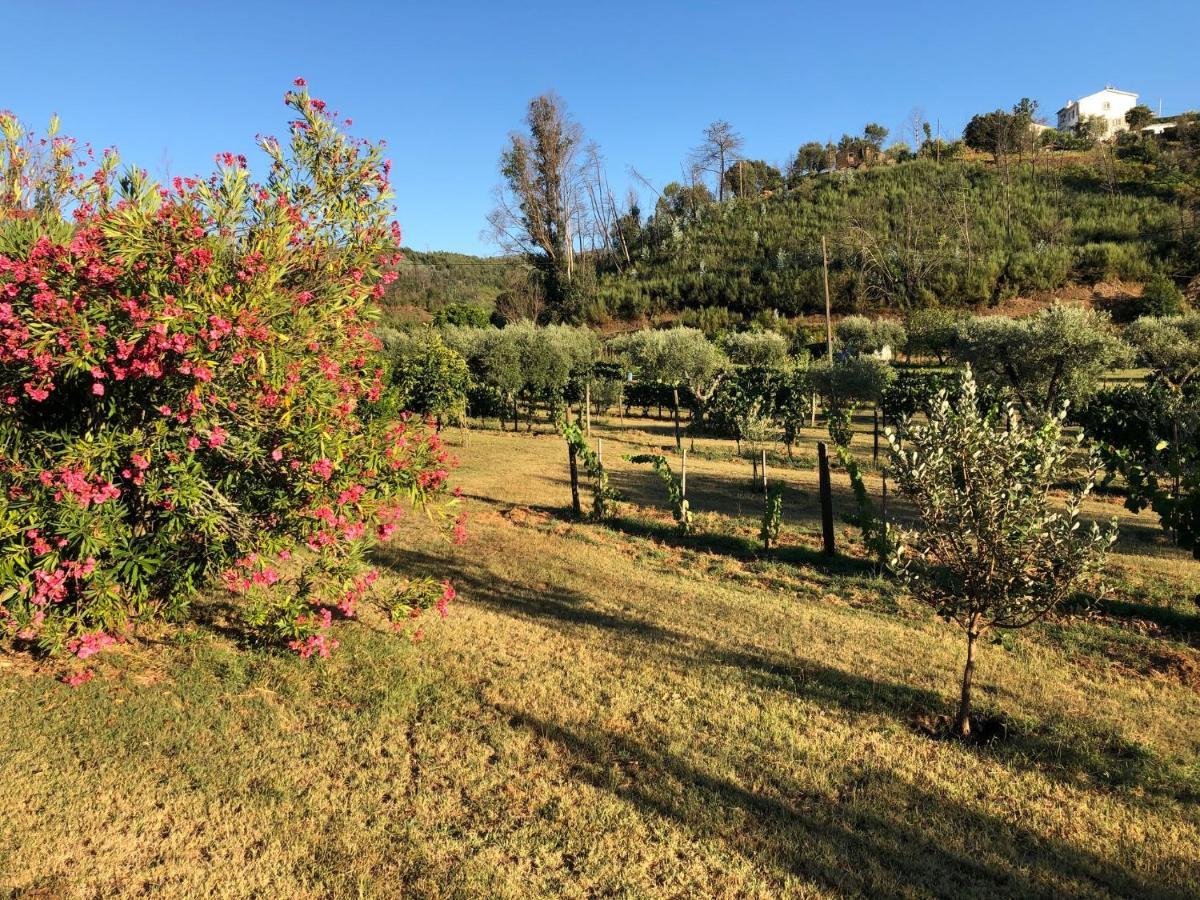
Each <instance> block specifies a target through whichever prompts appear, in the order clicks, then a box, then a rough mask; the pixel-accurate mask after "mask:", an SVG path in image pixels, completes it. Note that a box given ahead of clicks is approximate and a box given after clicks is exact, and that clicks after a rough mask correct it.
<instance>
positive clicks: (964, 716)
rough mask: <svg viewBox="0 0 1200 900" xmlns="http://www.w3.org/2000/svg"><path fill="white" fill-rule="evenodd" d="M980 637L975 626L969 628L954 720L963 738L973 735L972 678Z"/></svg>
mask: <svg viewBox="0 0 1200 900" xmlns="http://www.w3.org/2000/svg"><path fill="white" fill-rule="evenodd" d="M978 638H979V635H978V634H976V633H975V630H974V628H973V627H972V628H968V629H967V664H966V666H965V667H964V668H963V680H962V696H961V698H960V699H959V703H958V716H957V717H956V718H955V720H954V733H955V734H956V735H958V736H959V737H963V738H965V737H970V736H971V719H970V715H971V678H972V677H973V676H974V675H975V641H976V640H977V639H978Z"/></svg>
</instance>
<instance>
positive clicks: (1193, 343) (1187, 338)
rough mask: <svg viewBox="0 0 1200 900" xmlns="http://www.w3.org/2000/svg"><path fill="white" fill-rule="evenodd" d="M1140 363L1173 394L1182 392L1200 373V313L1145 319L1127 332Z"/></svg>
mask: <svg viewBox="0 0 1200 900" xmlns="http://www.w3.org/2000/svg"><path fill="white" fill-rule="evenodd" d="M1125 338H1126V340H1128V341H1129V343H1130V344H1132V345H1133V348H1134V350H1135V351H1136V353H1137V356H1138V361H1139V362H1141V363H1142V364H1143V365H1145V366H1146V367H1147V368H1150V369H1152V370H1153V371H1154V373H1155V374H1156V375H1158V376H1159V377H1160V378H1161V379H1162V380H1163V381H1165V382H1166V383H1167V384H1168V385H1170V387H1171V388H1172V390H1175V391H1182V390H1183V389H1184V388H1185V387H1187V386H1188V385H1189V384H1190V383H1191V381H1192V379H1193V378H1194V377H1196V375H1197V374H1198V373H1200V313H1189V314H1188V315H1184V316H1163V317H1161V318H1156V317H1143V318H1140V319H1138V320H1137V321H1136V322H1134V323H1133V324H1132V325H1130V326H1129V328H1128V329H1126V331H1125Z"/></svg>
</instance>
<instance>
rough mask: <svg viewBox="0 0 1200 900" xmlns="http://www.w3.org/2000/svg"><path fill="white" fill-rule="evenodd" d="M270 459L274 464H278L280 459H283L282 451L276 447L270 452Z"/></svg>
mask: <svg viewBox="0 0 1200 900" xmlns="http://www.w3.org/2000/svg"><path fill="white" fill-rule="evenodd" d="M271 459H273V460H275V462H279V461H280V460H281V459H283V451H282V450H280V449H279V448H278V447H276V448H275V449H274V450H272V451H271Z"/></svg>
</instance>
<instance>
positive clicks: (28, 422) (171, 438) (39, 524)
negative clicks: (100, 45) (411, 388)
mask: <svg viewBox="0 0 1200 900" xmlns="http://www.w3.org/2000/svg"><path fill="white" fill-rule="evenodd" d="M285 101H286V103H287V105H288V107H290V109H291V110H292V112H293V114H294V118H293V120H292V121H291V122H290V123H289V131H290V136H289V140H287V141H286V142H281V141H277V140H275V139H272V138H260V139H259V143H260V146H261V148H262V150H263V151H264V152H265V153H266V155H267V158H268V160H269V171H268V172H267V175H266V178H265V179H264V180H262V181H261V182H255V181H254V180H252V178H251V175H250V172H249V170H248V168H247V164H246V161H245V160H244V159H243V158H241V157H235V156H233V155H232V154H224V153H223V154H219V155H218V157H217V162H218V165H217V170H216V173H215V174H214V175H212V176H211V177H209V178H206V179H179V178H176V179H174V181H173V183H172V184H171V185H169V186H165V187H160V186H158V185H155V184H153V183H151V182H149V181H148V180H147V179H146V177H145V175H144V174H143V173H141V172H139V171H137V170H129V171H127V172H126V173H125V174H118V169H117V157H116V155H115V154H114V153H112V152H110V151H106V152H104V153H103V154H99V155H96V154H93V153H92V151H90V150H88V149H87V148H84V147H80V146H78V145H76V144H75V143H74V142H73V141H71V140H68V139H66V138H62V137H59V136H58V135H57V134H56V133H55V132H56V130H57V128H56V124H54V123H52V126H51V129H50V134H49V136H48V137H47V138H45V139H42V140H36V139H34V138H32V137H30V136H29V135H27V134H26V133H25V132H24V131H23V130H22V128H21V126H20V124H19V123H18V122H17V120H16V119H15V118H14V117H13V116H12V115H10V114H8V113H4V112H0V138H2V140H3V144H2V145H0V634H6V635H7V636H8V638H9V639H10V640H12V641H15V642H17V643H21V642H25V643H29V642H36V644H37V645H39V646H40V647H41V648H43V649H44V650H47V651H57V650H63V649H65V650H69V651H71V652H74V653H76V655H78V656H80V657H85V656H88V655H91V654H92V653H95V652H98V651H99V650H102V649H104V648H105V647H107V646H109V645H110V644H111V643H113V641H114V639H115V638H114V637H113V636H114V635H117V634H119V633H120V632H121V631H122V630H123V629H124V628H125V627H126V626H127V624H128V623H130V622H131V621H141V620H146V619H149V618H153V617H165V618H176V619H177V618H180V617H183V616H186V614H187V611H188V609H189V601H190V600H191V599H192V598H193V597H194V596H195V594H196V592H197V591H199V590H201V589H204V588H206V587H209V586H212V585H216V584H223V585H224V586H225V587H226V588H227V589H229V590H230V591H231V592H233V595H234V596H235V597H236V598H238V602H237V605H238V608H239V609H240V611H241V613H242V615H243V616H244V618H245V620H246V622H247V623H248V624H249V625H250V626H252V627H254V628H257V629H262V630H263V631H264V632H269V633H271V634H273V635H274V636H275V637H276V638H278V639H280V640H282V641H284V642H285V643H287V644H288V646H290V647H291V648H292V649H294V650H295V651H296V652H298V653H299V654H301V655H302V656H312V655H317V656H325V655H328V653H329V651H330V650H332V649H333V648H334V647H335V646H336V641H335V640H333V639H332V637H331V636H330V635H329V626H330V624H331V622H332V620H333V619H334V617H335V616H337V617H349V616H353V615H355V614H356V610H357V607H358V606H359V605H360V604H361V603H362V602H364V601H365V600H367V599H368V598H369V597H372V596H373V594H374V592H376V591H377V590H378V589H377V587H375V582H376V574H375V573H374V572H373V571H371V570H369V569H368V568H367V567H366V566H365V565H364V563H363V561H364V559H365V556H364V553H365V550H366V548H367V547H368V545H369V543H370V542H371V541H372V540H378V539H382V538H386V537H387V536H388V535H389V534H390V533H391V531H392V530H393V529H394V528H395V523H396V521H397V520H398V519H399V518H400V517H401V516H402V515H403V514H404V512H405V510H406V509H407V508H411V507H413V506H426V507H431V508H433V509H436V510H438V511H439V512H441V513H442V514H443V519H442V521H443V522H444V524H445V525H446V526H447V528H453V530H454V536H455V539H456V540H457V539H461V538H462V537H463V521H462V518H461V517H459V518H458V519H457V520H456V519H455V518H454V510H453V506H454V504H455V503H456V502H457V500H456V498H454V497H451V496H450V494H449V492H448V489H447V484H446V481H447V476H448V471H449V469H450V468H451V467H452V466H453V461H452V460H451V458H450V457H449V455H448V453H447V451H446V450H445V448H444V447H443V446H442V444H441V441H440V439H439V437H438V435H437V433H436V431H435V430H434V429H433V428H432V427H431V426H429V425H428V424H426V423H424V422H422V421H421V420H420V419H418V418H414V417H411V416H408V415H405V414H402V413H398V412H395V405H396V404H395V401H394V400H392V399H391V398H389V396H388V395H387V392H386V391H385V383H386V382H385V373H384V370H383V366H384V363H383V362H382V360H383V357H382V356H381V354H380V352H379V351H380V343H379V341H378V340H377V338H376V337H375V335H374V333H373V327H372V319H371V311H372V309H373V301H374V298H376V297H378V296H379V295H380V293H381V292H382V286H383V284H384V283H386V281H387V280H388V273H389V271H390V268H391V267H392V266H393V265H394V262H395V260H396V258H397V251H398V245H399V233H398V229H397V228H396V226H395V224H394V223H393V222H392V220H391V212H392V208H391V205H390V199H391V196H392V194H391V191H390V188H389V184H388V170H389V165H388V163H387V162H386V161H385V160H384V159H383V157H382V153H381V148H380V147H379V146H377V145H373V144H370V143H368V142H365V141H360V140H355V139H352V138H350V137H348V136H347V135H346V134H344V133H343V131H342V130H341V124H348V123H339V122H338V121H337V120H336V118H335V116H334V115H333V114H331V113H330V112H328V111H327V110H326V108H325V104H324V103H323V102H322V101H320V100H318V99H316V98H313V97H311V96H310V95H309V94H308V92H307V90H306V89H305V88H304V84H303V81H302V80H299V79H298V80H297V90H295V91H289V92H288V94H287V95H286V97H285ZM452 597H453V588H451V587H450V586H449V584H443V583H440V582H436V581H432V580H426V581H420V580H417V581H411V582H408V583H407V585H406V586H405V587H404V588H403V589H402V590H400V591H399V592H397V594H396V596H393V597H387V598H377V599H378V600H379V601H380V602H381V604H382V605H383V606H384V607H385V608H387V609H388V610H389V611H390V612H391V613H392V614H393V616H394V617H395V618H396V619H397V620H398V621H401V622H403V621H407V620H409V619H410V618H413V617H416V616H418V615H419V614H420V613H421V612H422V611H423V610H426V609H437V610H438V611H440V612H442V613H443V614H444V612H445V604H446V603H447V602H448V600H449V599H450V598H452Z"/></svg>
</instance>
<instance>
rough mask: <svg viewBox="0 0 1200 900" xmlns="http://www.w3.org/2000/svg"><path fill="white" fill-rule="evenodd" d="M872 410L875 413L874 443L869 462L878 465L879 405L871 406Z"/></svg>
mask: <svg viewBox="0 0 1200 900" xmlns="http://www.w3.org/2000/svg"><path fill="white" fill-rule="evenodd" d="M872 411H873V412H874V414H875V434H874V437H875V445H874V447H872V448H871V462H872V463H874V464H875V465H879V407H878V406H876V407H873V409H872Z"/></svg>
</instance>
